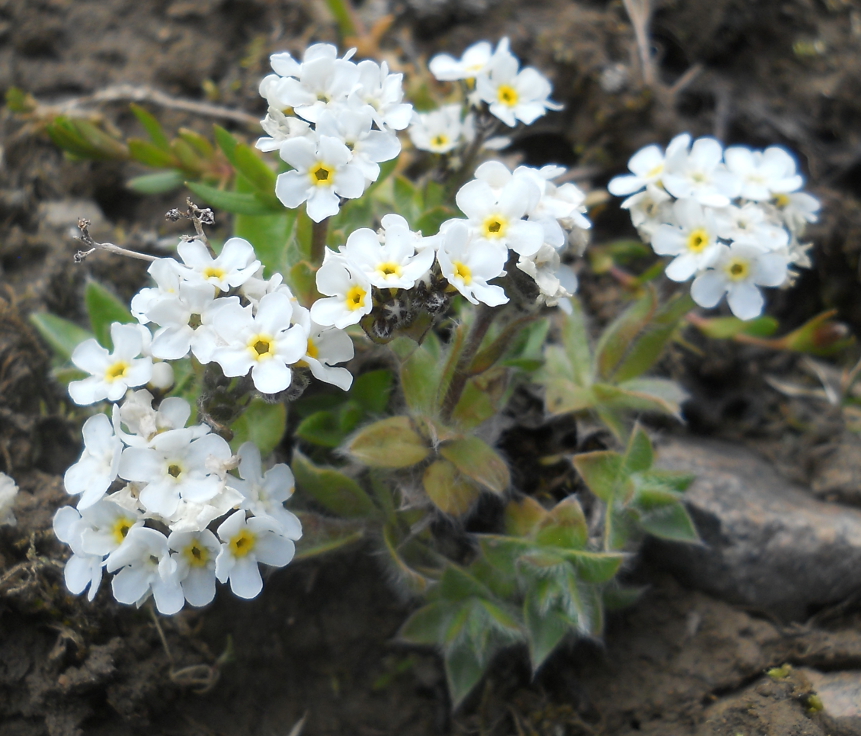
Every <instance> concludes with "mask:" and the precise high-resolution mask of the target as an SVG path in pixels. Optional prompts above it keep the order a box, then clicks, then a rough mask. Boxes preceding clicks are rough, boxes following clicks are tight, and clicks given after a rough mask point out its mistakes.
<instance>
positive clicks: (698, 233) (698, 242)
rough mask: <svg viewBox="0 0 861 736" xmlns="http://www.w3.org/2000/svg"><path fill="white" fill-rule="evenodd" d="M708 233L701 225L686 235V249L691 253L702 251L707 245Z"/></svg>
mask: <svg viewBox="0 0 861 736" xmlns="http://www.w3.org/2000/svg"><path fill="white" fill-rule="evenodd" d="M709 242H710V241H709V234H708V233H707V232H706V231H705V230H703V229H702V228H701V227H700V228H697V229H696V230H694V231H693V232H691V234H690V235H688V250H689V251H691V252H692V253H702V252H703V251H704V250H705V249H706V248H708V246H709Z"/></svg>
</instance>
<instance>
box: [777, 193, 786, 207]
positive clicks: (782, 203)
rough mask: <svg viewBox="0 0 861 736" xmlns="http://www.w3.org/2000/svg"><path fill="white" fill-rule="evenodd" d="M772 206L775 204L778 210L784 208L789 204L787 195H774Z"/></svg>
mask: <svg viewBox="0 0 861 736" xmlns="http://www.w3.org/2000/svg"><path fill="white" fill-rule="evenodd" d="M774 204H776V205H777V206H778V207H780V209H783V208H784V207H786V205H788V204H789V195H787V194H775V195H774Z"/></svg>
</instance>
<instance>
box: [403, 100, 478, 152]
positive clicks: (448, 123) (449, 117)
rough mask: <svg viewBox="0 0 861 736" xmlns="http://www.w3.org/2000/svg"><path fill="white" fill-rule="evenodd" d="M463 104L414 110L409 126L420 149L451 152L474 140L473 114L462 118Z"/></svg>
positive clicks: (413, 140)
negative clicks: (423, 110) (429, 109)
mask: <svg viewBox="0 0 861 736" xmlns="http://www.w3.org/2000/svg"><path fill="white" fill-rule="evenodd" d="M462 113H463V107H462V106H461V105H444V106H443V107H441V108H440V109H439V110H434V111H433V112H425V113H421V112H414V113H413V118H412V121H411V123H410V127H409V134H410V140H412V142H413V145H414V146H415V147H416V148H418V149H419V150H420V151H430V152H431V153H450V152H451V151H453V150H455V149H456V148H458V147H459V146H460V145H461V144H462V143H464V142H466V141H469V140H472V138H473V136H474V135H475V132H474V130H473V123H472V116H471V115H467V117H466V118H464V119H461V116H462Z"/></svg>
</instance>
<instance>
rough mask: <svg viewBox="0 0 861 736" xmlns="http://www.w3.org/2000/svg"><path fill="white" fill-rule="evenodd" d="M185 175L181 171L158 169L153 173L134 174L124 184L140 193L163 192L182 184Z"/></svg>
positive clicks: (170, 190)
mask: <svg viewBox="0 0 861 736" xmlns="http://www.w3.org/2000/svg"><path fill="white" fill-rule="evenodd" d="M183 181H185V176H184V175H183V173H182V172H181V171H176V170H173V171H158V172H156V173H155V174H144V175H143V176H135V177H134V178H132V179H129V180H128V181H127V182H126V186H127V187H128V188H129V189H131V190H133V191H135V192H139V193H140V194H164V193H165V192H172V191H173V190H174V189H177V188H178V187H181V186H182V183H183Z"/></svg>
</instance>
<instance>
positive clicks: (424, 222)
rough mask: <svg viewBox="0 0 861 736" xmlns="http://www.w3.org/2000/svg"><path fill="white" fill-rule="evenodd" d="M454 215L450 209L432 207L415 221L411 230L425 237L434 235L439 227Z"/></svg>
mask: <svg viewBox="0 0 861 736" xmlns="http://www.w3.org/2000/svg"><path fill="white" fill-rule="evenodd" d="M454 215H455V212H454V210H452V209H451V207H433V208H432V209H429V210H427V211H426V212H425V213H424V214H423V215H422V216H421V217H419V218H418V219H417V220H416V222H415V225H413V228H414V229H415V230H416V231H417V232H420V233H421V234H422V235H424V236H425V237H428V236H430V235H436V234H437V233H438V232H439V228H440V225H442V224H443V223H444V222H445V221H446V220H449V219H451V218H452V217H453V216H454Z"/></svg>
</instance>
